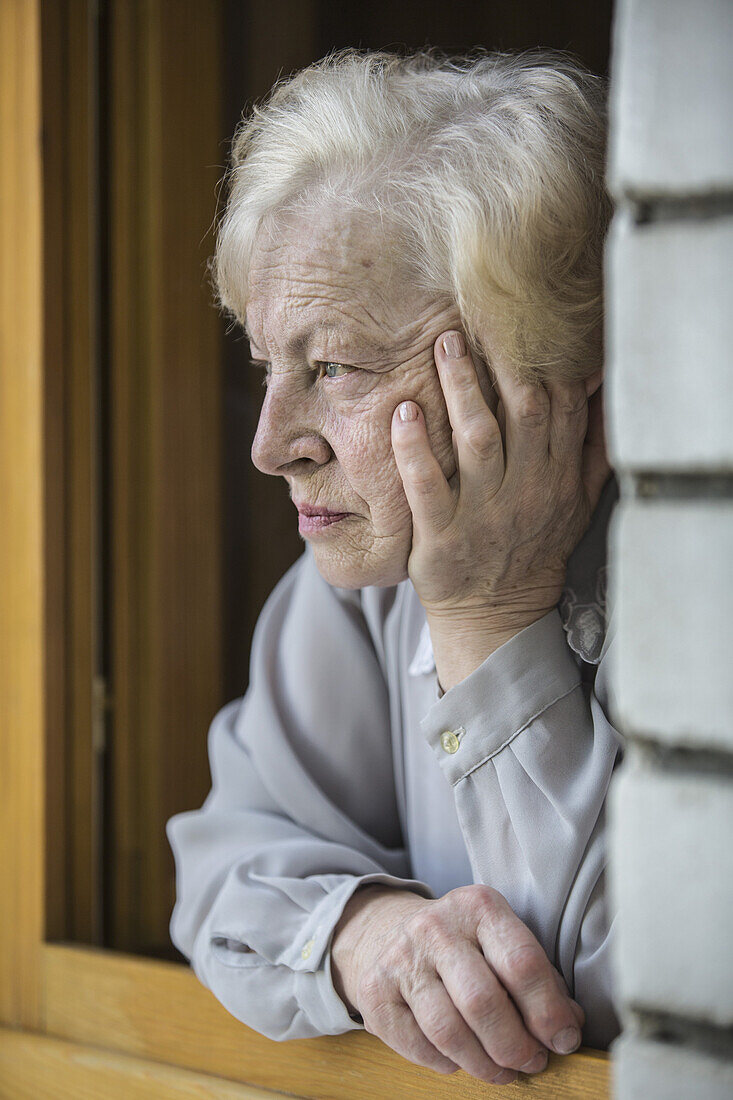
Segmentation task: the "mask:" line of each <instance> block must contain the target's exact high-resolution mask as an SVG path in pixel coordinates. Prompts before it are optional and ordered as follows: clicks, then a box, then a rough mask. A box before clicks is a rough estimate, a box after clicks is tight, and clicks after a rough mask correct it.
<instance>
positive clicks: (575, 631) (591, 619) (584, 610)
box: [557, 565, 608, 665]
mask: <svg viewBox="0 0 733 1100" xmlns="http://www.w3.org/2000/svg"><path fill="white" fill-rule="evenodd" d="M607 590H608V566H606V565H604V566H602V567H601V568H600V569H599V570H598V575H597V578H596V586H595V592H594V593H588V596H590V598H588V596H586V598H585V599H584V598H583V595H584V594H580V593H578V592H576V590H575V589H573V588H566V589H565V591H564V592H563V594H562V597H561V599H560V602H559V604H558V605H557V607H558V611H559V612H560V618H561V619H562V624H563V626H564V628H565V632H566V634H567V636H568V644H569V645H570V647H571V649H573V650H574V651H575V652H576V653H577V654H579V656H581V657H582V658H583V660H584V661H586V662H587V663H588V664H591V665H597V664H598V662H599V661H600V659H601V650H602V648H603V640H604V638H605V636H606V627H607V619H606V615H607V609H606V595H607Z"/></svg>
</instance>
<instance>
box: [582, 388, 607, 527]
mask: <svg viewBox="0 0 733 1100" xmlns="http://www.w3.org/2000/svg"><path fill="white" fill-rule="evenodd" d="M603 412H604V410H603V386H601V387H600V388H599V389H598V390H597V391H596V393H594V394H593V396H592V397H591V399H590V401H589V403H588V430H587V432H586V436H585V443H584V445H583V453H582V459H581V478H582V480H583V484H584V485H585V491H586V493H587V494H588V499H589V501H590V505H591V511H594V510H595V507H596V505H597V504H598V501H599V499H600V496H601V492H602V490H603V486H604V485H605V484H606V482H607V481H608V478H609V477H610V475H611V472H612V469H611V464H610V463H609V461H608V454H607V451H606V433H605V428H604V416H603Z"/></svg>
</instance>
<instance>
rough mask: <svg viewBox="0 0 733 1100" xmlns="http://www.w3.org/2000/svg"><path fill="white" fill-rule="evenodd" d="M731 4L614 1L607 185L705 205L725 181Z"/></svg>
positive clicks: (732, 165) (732, 155)
mask: <svg viewBox="0 0 733 1100" xmlns="http://www.w3.org/2000/svg"><path fill="white" fill-rule="evenodd" d="M732 42H733V4H732V3H731V0H618V2H617V4H616V9H615V19H614V42H613V54H614V56H613V66H614V70H613V79H614V81H615V88H614V101H613V107H614V114H613V141H612V144H611V159H610V181H611V185H612V188H613V190H614V191H615V192H616V193H617V194H622V193H623V194H637V195H642V196H648V195H672V196H675V197H677V196H679V195H693V194H703V195H707V194H709V193H711V192H715V191H726V190H728V189H729V188H730V184H731V180H733V130H732V129H731V125H730V119H731V103H732V102H733V65H731V49H732V46H731V43H732Z"/></svg>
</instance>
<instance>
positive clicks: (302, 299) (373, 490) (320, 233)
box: [247, 211, 460, 588]
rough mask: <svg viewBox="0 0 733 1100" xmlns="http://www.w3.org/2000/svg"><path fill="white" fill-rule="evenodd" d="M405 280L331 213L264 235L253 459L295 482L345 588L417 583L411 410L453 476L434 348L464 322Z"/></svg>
mask: <svg viewBox="0 0 733 1100" xmlns="http://www.w3.org/2000/svg"><path fill="white" fill-rule="evenodd" d="M407 270H408V269H407V265H406V264H404V263H403V262H401V259H400V255H399V251H398V247H397V245H396V244H395V243H394V240H393V238H390V236H389V235H388V234H386V233H383V232H382V231H381V230H380V228H379V227H378V226H374V225H372V224H371V222H369V221H368V220H367V219H366V218H365V217H364V216H363V215H355V214H351V213H337V214H334V212H333V211H331V212H329V213H328V214H326V213H316V214H307V215H306V214H303V213H299V214H297V215H295V214H293V215H291V216H289V218H288V219H287V221H286V222H285V223H284V225H283V226H281V228H280V229H279V230H278V232H277V233H272V234H270V233H268V232H267V231H266V230H264V231H262V232H261V233H260V235H259V238H258V242H257V247H256V249H255V254H254V257H253V264H252V267H251V273H250V284H249V290H250V293H249V297H248V303H247V330H248V333H249V335H250V342H251V350H252V357H253V358H254V359H258V360H261V361H263V363H266V364H267V367H266V370H267V389H266V393H265V399H264V403H263V406H262V412H261V415H260V420H259V425H258V428H257V433H256V435H255V439H254V443H253V446H252V460H253V462H254V464H255V466H257V468H258V469H260V470H262V471H263V472H264V473H267V474H277V475H280V476H281V477H284V478H285V480H286V481H287V483H288V485H289V487H290V496H291V498H292V500H293V503H294V504H295V505H296V507H297V508H298V512H299V517H298V519H299V529H300V532H301V535H302V536H303V537H304V538H305V539H306V540H307V541H308V542H309V543H311V545H312V548H313V552H314V554H315V559H316V564H317V566H318V569H319V571H320V573H321V574H322V575H323V577H324V578H325V579H326V580H327V581H328V582H329V583H330V584H334V585H337V586H340V587H346V588H358V587H364V586H366V585H391V584H396V583H398V582H399V581H401V580H404V578H405V577H406V576H407V559H408V556H409V553H410V548H411V541H412V521H411V515H410V509H409V506H408V504H407V500H406V498H405V495H404V492H403V489H402V481H401V479H400V475H399V473H398V470H397V467H396V465H395V461H394V456H393V453H392V445H391V439H390V425H391V420H392V414H393V412H394V410H395V409H396V407H397V406H398V405H399V403H400V402H401V401H403V400H405V399H406V398H410V399H412V400H413V401H416V402H417V403H418V404H419V405H420V407H421V408H422V410H423V413H424V416H425V421H426V424H427V430H428V434H429V437H430V441H431V444H432V447H433V452H434V454H435V456H436V458H437V460H438V462H439V463H440V465H441V468H442V469H443V472H444V473H445V475H446V477H448V478H450V477H451V476H453V475H454V473H455V461H454V456H453V447H452V440H451V430H450V425H449V423H448V417H447V412H446V408H445V403H444V400H443V395H442V391H441V387H440V383H439V380H438V374H437V370H436V367H435V362H434V359H433V344H434V342H435V340H436V338H437V337H438V336H439V335H440V333H441V332H442V331H444V330H445V329H448V328H456V327H460V318H459V314H458V311H457V309H456V307H455V306H452V305H447V304H446V303H445V302H443V303H439V302H436V301H435V300H434V299H431V298H430V297H429V296H428V295H427V294H426V292H424V291H421V290H418V289H416V288H415V287H414V286H413V285H412V283H411V281H410V278H409V276H408V274H407ZM325 513H336V514H337V517H338V518H336V517H334V516H328V515H327V514H325Z"/></svg>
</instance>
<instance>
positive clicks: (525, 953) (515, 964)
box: [505, 943, 548, 989]
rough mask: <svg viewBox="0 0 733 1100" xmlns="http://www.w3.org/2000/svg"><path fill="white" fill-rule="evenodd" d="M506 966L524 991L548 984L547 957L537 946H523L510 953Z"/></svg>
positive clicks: (508, 953) (527, 944)
mask: <svg viewBox="0 0 733 1100" xmlns="http://www.w3.org/2000/svg"><path fill="white" fill-rule="evenodd" d="M505 966H506V969H507V972H508V973H509V974H510V975H511V977H512V978H513V979H514V981H515V982H516V983H517V985H518V986H520V987H521V988H522V989H526V988H527V987H535V986H541V985H545V984H546V982H547V977H548V975H547V957H546V955H545V953H544V951H543V950H542V948H541V947H539V946H538V945H536V944H532V943H526V944H521V945H520V946H519V947H515V948H513V949H512V950H511V951H508V952H507V954H506V957H505Z"/></svg>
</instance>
